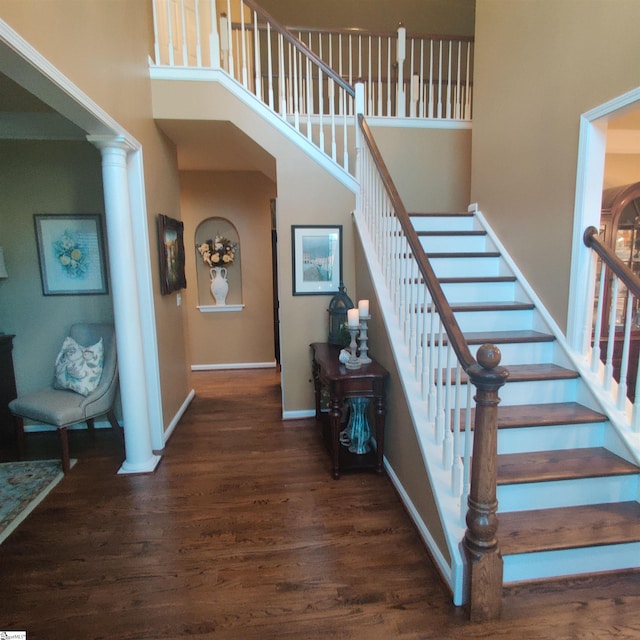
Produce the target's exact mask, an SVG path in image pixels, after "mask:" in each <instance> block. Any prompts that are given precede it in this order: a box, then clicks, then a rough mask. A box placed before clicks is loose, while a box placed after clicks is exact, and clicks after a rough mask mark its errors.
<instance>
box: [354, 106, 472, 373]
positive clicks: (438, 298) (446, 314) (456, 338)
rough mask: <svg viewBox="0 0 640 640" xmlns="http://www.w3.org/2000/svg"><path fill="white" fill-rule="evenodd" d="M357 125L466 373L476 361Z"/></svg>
mask: <svg viewBox="0 0 640 640" xmlns="http://www.w3.org/2000/svg"><path fill="white" fill-rule="evenodd" d="M358 123H359V125H360V129H361V131H362V133H363V137H364V140H365V141H366V143H367V146H368V147H369V150H370V151H371V155H372V157H373V161H374V163H375V165H376V167H377V169H378V171H379V173H380V177H381V179H382V182H383V184H384V186H385V188H386V190H387V192H388V194H389V198H390V199H391V203H392V205H393V208H394V209H395V211H396V215H397V216H398V220H399V221H400V226H401V227H402V231H403V233H404V234H405V236H406V238H407V242H408V243H409V247H410V248H411V251H412V252H413V257H414V258H415V260H416V262H417V263H418V268H419V269H420V273H421V274H422V277H423V278H424V280H425V283H426V284H427V286H428V288H429V291H430V292H431V297H432V299H433V303H434V304H435V306H436V309H437V310H438V313H439V315H440V318H441V319H442V323H443V324H444V326H445V328H446V330H447V336H448V337H449V340H450V342H451V346H452V347H453V350H454V351H455V353H456V355H457V356H458V360H459V361H460V364H462V367H463V369H464V370H465V371H468V370H469V368H470V367H471V366H472V365H474V364H477V363H476V360H475V358H474V357H473V355H472V354H471V351H470V350H469V345H468V344H467V341H466V340H465V339H464V336H463V335H462V331H461V330H460V325H458V321H457V320H456V318H455V316H454V315H453V311H452V309H451V305H450V304H449V302H448V300H447V298H446V297H445V295H444V292H443V291H442V287H441V286H440V282H438V278H436V275H435V273H434V271H433V268H432V267H431V264H430V262H429V260H428V259H427V258H426V257H425V255H424V250H423V249H422V245H421V244H420V239H419V238H418V234H417V233H416V231H415V229H414V228H413V225H412V224H411V221H410V219H409V214H408V213H407V210H406V209H405V206H404V204H403V202H402V199H401V198H400V194H399V193H398V190H397V189H396V186H395V184H394V182H393V180H392V179H391V174H390V173H389V170H388V169H387V165H386V164H385V163H384V160H383V159H382V155H381V153H380V150H379V149H378V145H377V144H376V141H375V140H374V139H373V135H372V134H371V130H370V129H369V125H368V124H367V122H366V120H365V119H364V116H363V115H362V114H360V115H358Z"/></svg>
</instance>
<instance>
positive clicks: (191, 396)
mask: <svg viewBox="0 0 640 640" xmlns="http://www.w3.org/2000/svg"><path fill="white" fill-rule="evenodd" d="M195 397H196V392H195V391H194V390H193V389H191V391H189V393H188V395H187V397H186V399H185V401H184V402H183V403H182V405H181V406H180V408H179V409H178V411H177V412H176V415H175V416H173V420H172V421H171V422H170V423H169V425H168V426H167V429H166V431H165V432H164V442H165V443H166V442H167V441H168V440H169V438H170V437H171V435H172V434H173V432H174V430H175V428H176V426H177V425H178V422H180V420H181V419H182V416H183V415H184V412H185V411H186V410H187V409H188V407H189V405H190V404H191V401H192V400H193V399H194V398H195Z"/></svg>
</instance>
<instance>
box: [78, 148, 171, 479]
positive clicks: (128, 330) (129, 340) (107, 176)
mask: <svg viewBox="0 0 640 640" xmlns="http://www.w3.org/2000/svg"><path fill="white" fill-rule="evenodd" d="M88 139H89V141H90V142H92V143H93V144H95V145H96V146H97V147H98V149H100V151H101V153H102V181H103V188H104V203H105V211H106V223H107V224H106V226H107V239H108V243H109V268H110V274H111V289H112V295H113V310H114V317H115V326H116V345H117V349H118V370H119V374H120V400H121V403H122V414H123V422H124V441H125V451H126V459H125V461H124V463H123V464H122V467H121V468H120V471H119V472H118V473H147V472H150V471H153V470H154V469H155V467H156V466H157V464H158V462H159V461H160V456H159V455H156V454H154V453H153V449H152V446H151V429H150V421H149V412H148V402H147V389H146V377H145V366H144V363H145V360H144V353H143V348H142V324H141V320H140V317H141V315H140V308H139V296H138V286H137V279H136V277H135V253H134V251H135V247H134V240H133V226H132V222H131V207H130V203H129V182H128V177H127V153H128V152H129V151H132V150H133V149H132V148H131V147H130V146H129V145H128V144H127V143H126V142H125V140H124V139H123V138H120V137H116V138H114V137H100V136H90V137H89V138H88Z"/></svg>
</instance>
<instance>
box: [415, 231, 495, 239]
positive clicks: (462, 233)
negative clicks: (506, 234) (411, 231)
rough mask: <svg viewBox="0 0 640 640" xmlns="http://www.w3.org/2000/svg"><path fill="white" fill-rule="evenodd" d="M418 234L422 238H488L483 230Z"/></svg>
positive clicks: (421, 232) (423, 232) (420, 232)
mask: <svg viewBox="0 0 640 640" xmlns="http://www.w3.org/2000/svg"><path fill="white" fill-rule="evenodd" d="M416 234H417V235H418V236H419V237H421V236H425V237H432V236H433V237H443V236H486V235H487V232H486V231H484V230H483V229H471V230H469V231H462V230H455V229H451V230H447V231H416Z"/></svg>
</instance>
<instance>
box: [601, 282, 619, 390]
mask: <svg viewBox="0 0 640 640" xmlns="http://www.w3.org/2000/svg"><path fill="white" fill-rule="evenodd" d="M617 299H618V278H617V277H614V278H613V282H612V286H611V307H610V312H609V330H608V332H607V360H606V363H605V367H604V389H605V391H611V382H612V380H613V347H614V346H615V335H616V300H617Z"/></svg>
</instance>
